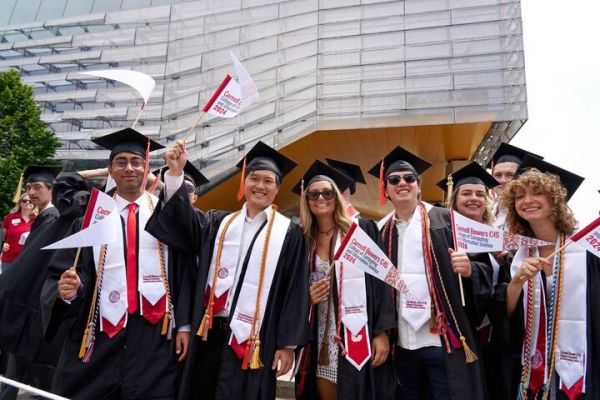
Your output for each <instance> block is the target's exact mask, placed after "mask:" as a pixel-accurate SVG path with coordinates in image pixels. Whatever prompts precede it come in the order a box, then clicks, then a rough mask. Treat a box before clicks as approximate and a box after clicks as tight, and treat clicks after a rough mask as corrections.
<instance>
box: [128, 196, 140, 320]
mask: <svg viewBox="0 0 600 400" xmlns="http://www.w3.org/2000/svg"><path fill="white" fill-rule="evenodd" d="M127 208H128V210H129V212H128V213H127V260H126V263H127V264H126V266H127V312H128V313H129V314H133V313H134V312H136V311H137V309H138V300H137V295H138V290H137V251H136V249H137V214H136V209H137V204H135V203H130V204H129V205H128V206H127Z"/></svg>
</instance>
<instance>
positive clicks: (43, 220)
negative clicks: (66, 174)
mask: <svg viewBox="0 0 600 400" xmlns="http://www.w3.org/2000/svg"><path fill="white" fill-rule="evenodd" d="M61 169H62V167H60V166H57V165H30V166H28V167H27V168H26V169H25V172H23V179H24V180H25V189H26V191H27V194H28V195H29V198H30V199H31V201H32V202H33V205H34V206H36V207H37V209H38V216H37V217H36V219H35V221H33V224H32V225H31V229H30V230H29V236H28V237H27V239H28V240H30V238H31V240H32V239H33V237H35V235H36V233H35V232H36V231H37V230H38V229H39V228H40V227H42V226H44V225H47V224H51V223H52V222H53V221H54V220H55V219H56V218H58V215H59V214H58V210H57V209H56V207H54V205H53V204H52V182H54V178H56V176H57V175H58V173H59V172H60V170H61ZM25 243H27V241H26V242H25Z"/></svg>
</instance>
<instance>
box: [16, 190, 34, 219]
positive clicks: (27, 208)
mask: <svg viewBox="0 0 600 400" xmlns="http://www.w3.org/2000/svg"><path fill="white" fill-rule="evenodd" d="M19 207H20V208H21V213H23V214H25V215H29V214H31V213H32V212H33V208H34V207H35V206H34V205H33V202H32V201H31V199H30V198H29V195H27V194H25V195H23V196H21V199H20V200H19Z"/></svg>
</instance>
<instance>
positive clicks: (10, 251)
mask: <svg viewBox="0 0 600 400" xmlns="http://www.w3.org/2000/svg"><path fill="white" fill-rule="evenodd" d="M33 210H34V206H33V203H32V202H31V199H30V198H29V195H28V194H27V193H25V194H23V195H22V196H21V198H20V199H19V202H18V203H17V205H16V206H15V207H14V208H13V209H12V210H11V212H10V213H9V214H8V215H7V216H6V217H5V218H4V222H3V223H2V227H3V228H4V232H5V235H6V236H5V237H6V241H5V242H4V245H3V246H2V272H5V271H7V269H8V268H10V265H11V264H12V262H13V261H15V259H16V258H17V256H18V255H19V254H21V251H23V245H24V244H25V239H27V235H28V234H29V230H30V229H31V225H32V224H33V221H34V220H35V215H34V212H33Z"/></svg>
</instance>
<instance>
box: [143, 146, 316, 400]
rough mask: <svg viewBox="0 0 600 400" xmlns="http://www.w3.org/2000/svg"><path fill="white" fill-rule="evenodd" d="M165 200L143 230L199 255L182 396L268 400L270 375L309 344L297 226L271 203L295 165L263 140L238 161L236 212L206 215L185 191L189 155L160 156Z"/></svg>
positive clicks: (177, 151) (179, 151) (175, 150)
mask: <svg viewBox="0 0 600 400" xmlns="http://www.w3.org/2000/svg"><path fill="white" fill-rule="evenodd" d="M166 158H167V163H168V164H169V171H167V173H166V174H165V187H166V189H165V192H166V196H165V197H166V199H167V201H166V202H165V203H164V205H161V206H159V207H157V209H156V211H155V213H154V215H153V216H152V219H151V220H150V222H149V223H148V225H147V226H146V229H148V231H149V232H151V233H152V234H153V235H155V236H157V237H159V238H161V239H162V240H164V241H165V242H166V243H168V244H169V245H171V246H173V248H176V249H178V250H180V251H182V252H187V253H191V254H194V255H198V256H199V272H198V279H197V281H196V298H195V302H194V313H193V320H192V333H193V338H192V341H191V345H190V356H189V357H188V361H187V362H186V366H185V371H184V376H183V381H182V388H181V395H180V398H181V399H188V398H201V397H202V398H207V399H212V398H218V399H274V398H275V388H276V377H277V376H281V375H283V374H285V373H287V372H288V371H289V370H290V368H291V367H292V363H293V350H294V348H295V347H296V346H301V345H304V344H306V343H307V342H308V339H309V329H308V310H309V300H308V293H309V291H308V283H309V282H308V267H307V260H306V248H305V241H304V236H303V234H302V230H301V229H300V227H299V226H298V225H296V224H294V223H292V222H291V221H290V220H289V219H288V218H286V217H285V216H283V215H282V214H280V213H278V212H277V208H276V206H275V205H273V200H274V198H275V196H276V195H277V192H278V191H279V186H280V184H281V180H282V178H283V177H284V176H285V175H286V174H287V173H288V172H289V171H290V170H291V169H292V168H294V167H295V165H296V164H295V163H294V162H293V161H292V160H290V159H288V158H287V157H285V156H284V155H282V154H280V153H279V152H277V151H276V150H274V149H272V148H271V147H269V146H267V145H266V144H264V143H262V142H258V143H257V144H256V145H255V146H254V147H253V148H252V149H251V150H250V151H249V152H248V154H247V155H246V157H245V158H244V159H243V160H242V161H240V163H239V164H238V167H241V168H242V174H241V177H240V178H241V179H240V191H239V192H238V199H241V198H242V197H245V199H246V202H245V203H244V205H243V206H242V209H241V210H239V211H237V212H235V213H229V212H225V211H215V210H213V211H209V212H203V211H200V210H195V209H194V208H192V207H191V203H190V202H189V200H188V194H187V192H186V189H185V185H183V184H182V183H183V168H184V166H185V164H186V162H187V153H186V150H185V146H184V144H183V143H182V142H178V143H177V144H176V145H175V146H173V147H172V148H170V149H169V150H168V151H167V153H166Z"/></svg>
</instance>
